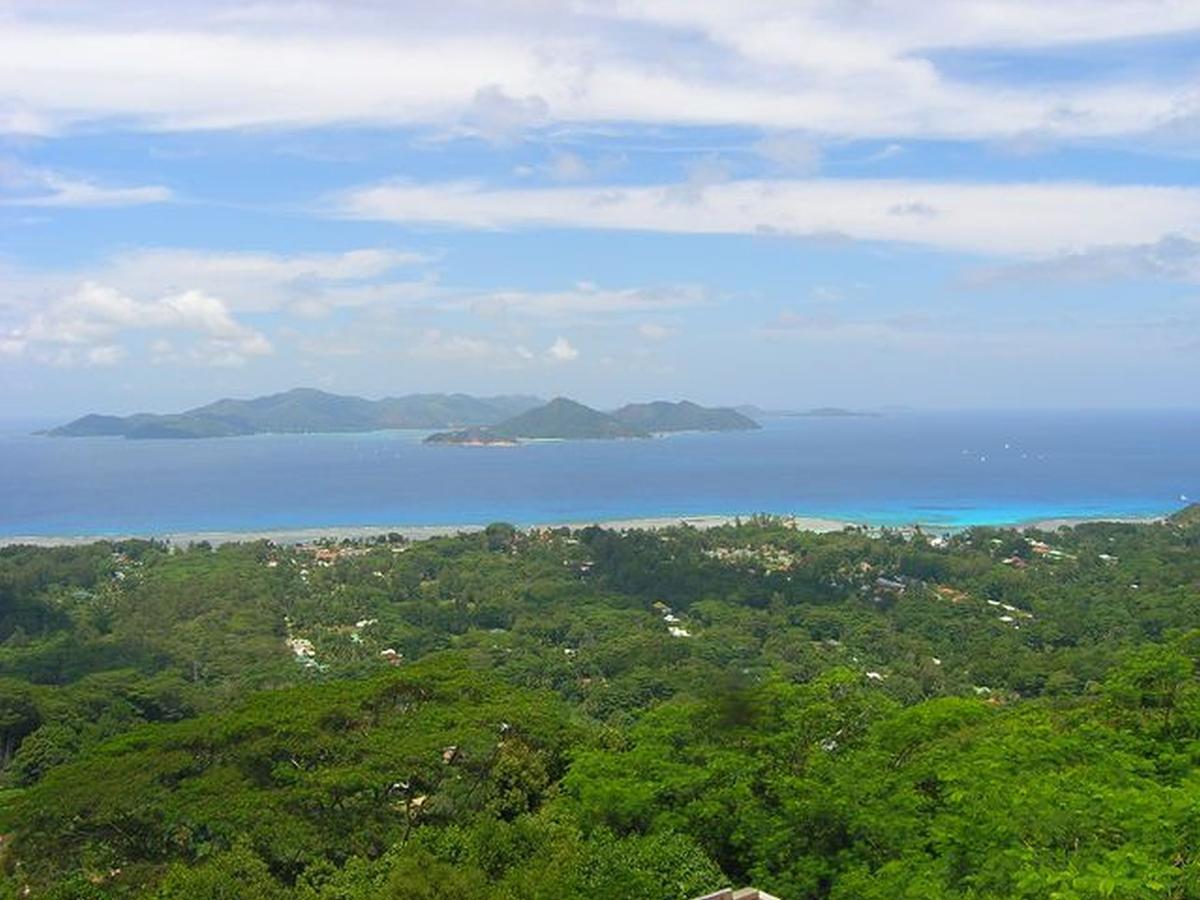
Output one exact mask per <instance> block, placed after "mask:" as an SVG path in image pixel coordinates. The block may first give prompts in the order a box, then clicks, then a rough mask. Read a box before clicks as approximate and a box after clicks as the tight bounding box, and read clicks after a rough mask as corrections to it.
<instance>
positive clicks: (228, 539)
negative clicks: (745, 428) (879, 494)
mask: <svg viewBox="0 0 1200 900" xmlns="http://www.w3.org/2000/svg"><path fill="white" fill-rule="evenodd" d="M753 515H754V514H753V513H745V514H741V515H723V514H722V515H695V516H671V515H667V516H643V517H634V518H624V519H599V520H575V521H564V522H528V523H525V522H522V523H514V524H516V525H517V527H518V528H521V529H531V528H571V529H579V528H586V527H588V526H592V525H596V526H599V527H601V528H610V529H618V530H627V529H645V530H656V529H663V528H673V527H676V526H680V525H690V526H691V527H693V528H700V529H704V528H716V527H720V526H722V525H731V524H733V523H734V522H735V521H737V520H738V519H742V520H746V519H749V518H751V517H752V516H753ZM779 518H781V519H784V520H786V521H787V522H788V523H789V524H790V525H791V527H793V528H795V529H796V530H797V531H811V532H815V533H818V534H824V533H828V532H833V531H841V530H843V529H845V528H850V527H855V528H857V527H866V528H871V529H877V528H890V529H895V530H901V531H903V530H911V529H913V528H920V529H922V530H923V531H927V532H929V533H931V534H949V533H953V532H956V531H962V530H965V529H967V528H971V527H975V526H974V525H971V524H963V525H945V524H935V523H923V522H912V523H909V524H907V525H901V524H896V523H879V522H871V521H865V520H850V519H837V518H830V517H827V516H814V515H804V514H797V515H780V516H779ZM1166 518H1167V516H1166V515H1165V514H1163V515H1146V516H1121V515H1114V516H1103V515H1100V516H1060V517H1051V518H1044V519H1033V520H1029V521H1024V522H1010V523H1003V524H995V523H993V524H990V525H988V526H987V527H995V528H1011V529H1014V530H1017V531H1027V530H1029V531H1034V530H1036V531H1057V530H1058V529H1059V528H1072V527H1074V526H1076V525H1083V524H1087V523H1094V522H1109V523H1129V524H1139V525H1148V524H1153V523H1156V522H1164V521H1166ZM979 524H980V525H983V524H984V523H979ZM486 527H487V526H486V524H479V523H470V524H450V525H386V524H379V525H328V526H310V527H283V528H250V529H244V530H239V529H226V530H214V531H171V532H159V533H153V532H143V533H140V534H135V533H127V534H77V535H0V547H11V546H17V545H24V546H35V547H69V546H79V545H83V544H92V543H95V542H97V541H121V540H159V541H165V542H167V543H169V544H175V545H177V546H186V545H187V544H194V543H200V542H201V541H207V542H208V543H210V544H213V545H219V544H232V543H240V542H249V541H259V540H269V541H273V542H275V543H277V544H304V543H310V542H313V541H320V540H325V539H332V540H343V539H350V540H362V539H365V538H371V537H376V536H378V535H382V534H399V535H402V536H403V537H404V538H406V539H408V540H426V539H428V538H435V537H447V536H451V535H455V534H460V533H473V532H477V531H482V530H483V529H484V528H486Z"/></svg>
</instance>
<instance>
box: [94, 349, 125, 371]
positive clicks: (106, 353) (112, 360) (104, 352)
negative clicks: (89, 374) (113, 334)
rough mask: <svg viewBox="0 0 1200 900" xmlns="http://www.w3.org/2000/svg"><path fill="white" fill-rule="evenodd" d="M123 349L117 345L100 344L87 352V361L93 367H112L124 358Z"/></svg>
mask: <svg viewBox="0 0 1200 900" xmlns="http://www.w3.org/2000/svg"><path fill="white" fill-rule="evenodd" d="M125 355H126V354H125V348H124V347H121V346H119V345H117V344H102V345H100V346H99V347H93V348H92V349H91V350H89V351H88V352H87V361H88V363H89V364H91V365H93V366H114V365H116V364H117V363H119V362H120V361H121V360H123V359H124V358H125Z"/></svg>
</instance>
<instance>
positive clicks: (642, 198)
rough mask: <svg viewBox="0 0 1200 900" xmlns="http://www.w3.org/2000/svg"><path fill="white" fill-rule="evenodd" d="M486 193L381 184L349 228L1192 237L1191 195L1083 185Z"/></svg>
mask: <svg viewBox="0 0 1200 900" xmlns="http://www.w3.org/2000/svg"><path fill="white" fill-rule="evenodd" d="M680 189H681V188H680V186H679V185H672V184H666V185H653V186H636V187H630V186H612V187H589V188H582V187H575V188H566V187H564V188H529V189H503V188H491V187H487V186H485V185H482V184H480V183H472V182H453V183H439V184H412V183H385V184H378V185H373V186H367V187H363V188H359V189H357V190H352V191H350V192H348V193H347V194H345V195H343V196H342V197H340V198H339V199H338V201H337V209H336V212H337V214H339V215H342V216H345V217H347V218H353V219H370V220H378V221H390V222H404V223H414V224H442V225H454V226H458V227H463V228H477V229H511V228H536V227H553V228H590V229H613V230H634V231H638V230H640V231H660V232H670V233H680V234H766V235H785V236H786V235H791V236H814V235H833V234H836V235H841V236H843V237H847V238H852V239H857V240H867V241H896V242H902V243H908V244H915V245H924V246H931V247H937V248H941V249H946V250H957V251H967V252H972V253H981V254H1047V253H1054V252H1058V251H1062V250H1069V249H1071V248H1077V247H1086V246H1092V245H1096V244H1112V243H1139V242H1152V241H1157V240H1158V239H1160V238H1161V237H1162V236H1163V235H1164V234H1169V233H1179V234H1184V235H1193V234H1195V235H1197V236H1200V225H1198V224H1197V223H1200V189H1197V188H1191V187H1154V186H1138V185H1120V186H1114V185H1098V184H1086V183H1027V184H1003V185H1001V184H980V183H970V182H961V183H955V182H934V181H928V182H923V181H903V180H895V181H884V180H867V179H853V180H851V179H844V180H834V179H814V180H741V181H710V182H706V183H705V184H704V185H703V186H702V187H701V188H698V189H696V190H694V191H691V192H690V193H689V194H688V197H687V199H688V202H680Z"/></svg>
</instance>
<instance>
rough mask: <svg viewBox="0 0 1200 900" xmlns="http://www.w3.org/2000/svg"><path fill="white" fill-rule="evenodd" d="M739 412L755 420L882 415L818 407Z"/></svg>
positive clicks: (747, 408)
mask: <svg viewBox="0 0 1200 900" xmlns="http://www.w3.org/2000/svg"><path fill="white" fill-rule="evenodd" d="M737 411H738V412H740V413H742V414H743V415H747V416H751V417H753V418H770V417H772V416H775V417H779V418H815V419H844V418H861V417H865V418H877V417H878V416H879V415H880V414H879V413H877V412H872V411H868V410H856V409H845V408H844V407H841V406H818V407H816V408H815V409H762V408H760V407H757V406H739V407H737Z"/></svg>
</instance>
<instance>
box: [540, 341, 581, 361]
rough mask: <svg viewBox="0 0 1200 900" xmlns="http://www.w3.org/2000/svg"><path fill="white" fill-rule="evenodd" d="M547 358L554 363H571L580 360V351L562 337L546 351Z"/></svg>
mask: <svg viewBox="0 0 1200 900" xmlns="http://www.w3.org/2000/svg"><path fill="white" fill-rule="evenodd" d="M546 358H547V359H549V360H551V361H553V362H571V361H573V360H576V359H578V358H579V351H578V350H577V349H576V348H575V347H574V346H573V345H572V344H571V342H570V341H568V340H567V339H566V338H565V337H562V336H561V335H560V336H558V337H557V338H555V339H554V343H553V344H551V345H550V346H549V348H547V350H546Z"/></svg>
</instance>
